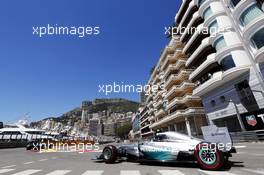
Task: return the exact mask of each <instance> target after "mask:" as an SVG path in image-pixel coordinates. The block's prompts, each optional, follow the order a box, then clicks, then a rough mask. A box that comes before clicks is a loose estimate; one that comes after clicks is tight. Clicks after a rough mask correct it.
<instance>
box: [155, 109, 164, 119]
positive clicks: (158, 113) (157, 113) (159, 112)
mask: <svg viewBox="0 0 264 175" xmlns="http://www.w3.org/2000/svg"><path fill="white" fill-rule="evenodd" d="M154 115H155V117H154V118H159V117H160V116H163V115H165V111H164V109H163V108H161V109H159V110H158V111H157V112H155V114H154Z"/></svg>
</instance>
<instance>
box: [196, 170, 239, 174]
mask: <svg viewBox="0 0 264 175" xmlns="http://www.w3.org/2000/svg"><path fill="white" fill-rule="evenodd" d="M199 171H200V172H201V173H204V174H208V175H236V174H233V173H229V172H226V171H205V170H199Z"/></svg>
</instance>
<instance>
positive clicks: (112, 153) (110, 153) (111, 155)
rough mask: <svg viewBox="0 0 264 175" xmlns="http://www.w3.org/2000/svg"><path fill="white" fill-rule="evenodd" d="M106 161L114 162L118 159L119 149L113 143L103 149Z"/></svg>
mask: <svg viewBox="0 0 264 175" xmlns="http://www.w3.org/2000/svg"><path fill="white" fill-rule="evenodd" d="M103 157H104V160H105V163H114V162H115V161H116V160H117V149H116V147H115V146H113V145H108V146H106V147H105V148H104V150H103Z"/></svg>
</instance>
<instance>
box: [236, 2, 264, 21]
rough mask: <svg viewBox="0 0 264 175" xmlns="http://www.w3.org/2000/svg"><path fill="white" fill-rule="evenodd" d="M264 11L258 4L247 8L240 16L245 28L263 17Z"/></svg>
mask: <svg viewBox="0 0 264 175" xmlns="http://www.w3.org/2000/svg"><path fill="white" fill-rule="evenodd" d="M262 14H263V11H262V10H261V7H260V6H259V5H258V4H254V5H252V6H250V7H249V8H247V9H246V10H245V11H244V12H243V13H242V15H241V16H240V21H241V24H242V25H243V26H246V25H247V24H249V23H250V22H252V21H253V20H254V19H255V18H257V17H258V16H260V15H262Z"/></svg>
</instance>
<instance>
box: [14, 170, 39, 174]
mask: <svg viewBox="0 0 264 175" xmlns="http://www.w3.org/2000/svg"><path fill="white" fill-rule="evenodd" d="M40 171H41V170H25V171H21V172H18V173H15V174H12V175H30V174H34V173H37V172H40Z"/></svg>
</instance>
